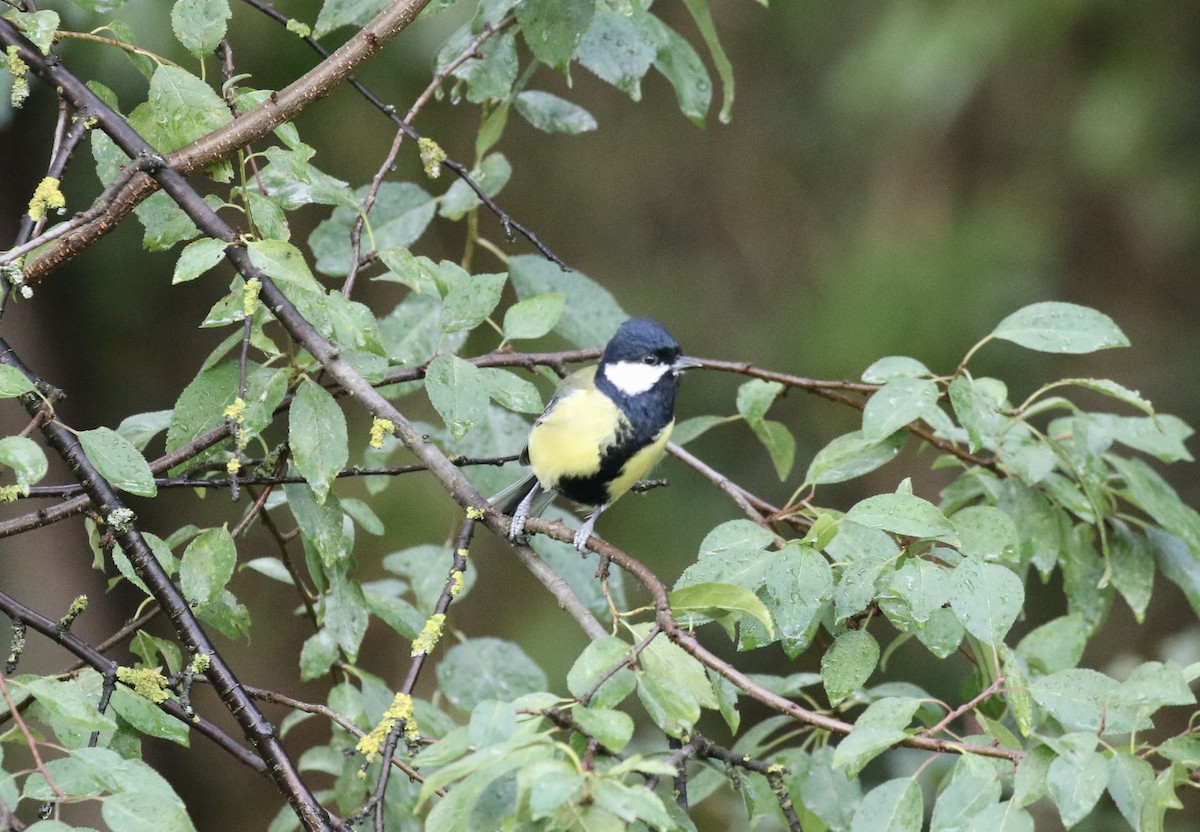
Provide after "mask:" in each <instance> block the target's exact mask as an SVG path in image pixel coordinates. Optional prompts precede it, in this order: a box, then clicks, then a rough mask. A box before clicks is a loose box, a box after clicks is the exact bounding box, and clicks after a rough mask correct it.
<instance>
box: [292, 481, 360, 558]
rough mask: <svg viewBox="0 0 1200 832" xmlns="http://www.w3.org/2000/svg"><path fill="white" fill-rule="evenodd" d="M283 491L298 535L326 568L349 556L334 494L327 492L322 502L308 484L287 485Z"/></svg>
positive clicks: (347, 540) (344, 531)
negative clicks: (298, 530)
mask: <svg viewBox="0 0 1200 832" xmlns="http://www.w3.org/2000/svg"><path fill="white" fill-rule="evenodd" d="M284 492H285V493H286V494H287V501H288V508H290V509H291V510H292V515H293V516H294V517H295V518H296V525H298V526H299V527H300V534H301V536H302V537H303V538H304V540H305V541H306V542H307V543H308V544H309V545H310V546H312V548H313V549H314V550H315V551H316V553H317V555H318V557H320V559H321V563H322V564H324V566H325V568H326V569H332V568H333V567H334V566H336V565H337V564H339V563H341V562H342V561H343V560H344V559H345V558H346V557H348V556H349V554H350V544H351V540H350V539H348V538H347V537H346V530H345V526H344V525H343V523H342V507H341V505H340V504H339V503H338V499H337V496H336V495H334V494H332V493H331V494H329V495H328V496H327V497H326V498H325V503H324V504H323V505H321V504H318V503H317V501H316V498H315V497H314V496H313V492H312V488H310V487H309V486H307V485H287V486H285V487H284Z"/></svg>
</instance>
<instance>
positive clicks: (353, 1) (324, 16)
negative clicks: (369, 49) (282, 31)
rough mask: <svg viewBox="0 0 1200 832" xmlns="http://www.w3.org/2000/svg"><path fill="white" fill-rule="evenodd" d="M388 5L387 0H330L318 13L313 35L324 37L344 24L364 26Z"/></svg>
mask: <svg viewBox="0 0 1200 832" xmlns="http://www.w3.org/2000/svg"><path fill="white" fill-rule="evenodd" d="M386 5H387V0H329V2H327V3H323V4H322V5H321V11H320V13H318V14H317V23H316V25H315V26H314V27H313V37H316V38H321V37H324V36H325V35H327V34H329V33H330V32H332V31H333V30H335V29H340V28H342V27H343V26H362V25H363V24H365V23H367V22H368V21H369V20H370V19H371V18H372V17H374V16H375V15H377V14H378V13H379V12H380V11H381V10H382V9H383V8H384V7H385V6H386Z"/></svg>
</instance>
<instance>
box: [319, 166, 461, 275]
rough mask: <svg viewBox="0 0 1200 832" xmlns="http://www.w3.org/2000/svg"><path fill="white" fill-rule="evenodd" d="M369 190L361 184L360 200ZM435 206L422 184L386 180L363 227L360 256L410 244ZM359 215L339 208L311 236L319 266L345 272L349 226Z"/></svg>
mask: <svg viewBox="0 0 1200 832" xmlns="http://www.w3.org/2000/svg"><path fill="white" fill-rule="evenodd" d="M367 191H368V188H367V186H364V187H362V188H359V189H358V190H357V191H355V196H356V197H357V198H358V199H359V200H360V201H361V200H362V199H364V198H365V197H366V195H367ZM360 204H361V203H360ZM436 209H437V203H436V202H435V201H434V199H433V197H431V196H430V195H429V194H428V193H427V192H426V191H425V190H424V189H422V188H421V187H420V186H419V185H415V184H413V183H412V182H384V183H383V185H381V186H380V188H379V192H378V194H377V195H376V199H375V204H374V205H373V206H372V207H371V213H370V214H368V215H367V220H368V225H369V229H368V227H367V226H364V228H363V234H362V250H361V251H360V256H362V255H366V254H369V253H370V252H371V251H372V250H375V251H378V250H381V249H389V248H401V247H404V248H407V247H409V246H411V245H412V244H413V243H415V242H416V241H417V240H418V239H420V238H421V235H422V234H424V233H425V229H426V228H427V227H428V226H429V223H430V221H431V220H432V219H433V215H434V212H435V211H436ZM357 217H358V211H357V210H355V209H352V208H347V207H339V208H336V209H335V210H334V212H333V214H331V215H330V217H329V219H327V220H325V221H323V222H322V223H321V224H320V225H318V226H317V227H316V229H315V230H314V231H313V233H312V234H311V235H310V236H309V238H308V245H309V247H310V248H311V249H312V251H313V254H315V255H316V257H317V269H319V270H320V271H322V272H324V273H325V274H328V275H332V276H335V277H341V276H344V275H345V274H346V272H347V271H348V269H349V266H350V228H351V227H352V226H353V225H354V221H355V219H356V218H357ZM368 230H369V233H368Z"/></svg>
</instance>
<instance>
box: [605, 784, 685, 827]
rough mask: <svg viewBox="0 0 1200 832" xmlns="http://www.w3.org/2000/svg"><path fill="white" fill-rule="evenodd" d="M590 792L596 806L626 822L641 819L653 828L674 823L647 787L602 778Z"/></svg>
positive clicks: (660, 802) (631, 822)
mask: <svg viewBox="0 0 1200 832" xmlns="http://www.w3.org/2000/svg"><path fill="white" fill-rule="evenodd" d="M592 794H593V796H594V797H595V800H596V805H597V806H599V807H601V808H604V809H607V810H608V811H609V812H612V813H613V814H614V815H616V816H617V817H618V818H620V819H621V821H623V822H624V823H626V824H633V823H635V822H636V821H642V822H644V823H645V824H646V825H647V826H649V827H653V828H654V829H668V828H670V827H671V826H673V825H674V824H672V822H671V818H670V816H669V815H668V814H667V810H666V809H665V808H664V807H663V804H662V801H661V800H660V799H659V797H658V795H656V794H655V793H654V792H652V791H650V790H649V789H646V788H642V787H640V786H627V785H625V784H624V783H620V782H617V781H616V780H612V779H609V778H604V779H598V780H596V782H595V785H594V786H593V788H592ZM589 828H590V827H589Z"/></svg>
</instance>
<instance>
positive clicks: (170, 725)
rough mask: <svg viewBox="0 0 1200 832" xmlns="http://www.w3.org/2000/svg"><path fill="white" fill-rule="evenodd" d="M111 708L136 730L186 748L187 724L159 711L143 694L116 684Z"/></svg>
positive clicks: (188, 736) (188, 738)
mask: <svg viewBox="0 0 1200 832" xmlns="http://www.w3.org/2000/svg"><path fill="white" fill-rule="evenodd" d="M111 702H112V707H113V710H114V711H116V712H117V713H118V714H120V716H121V719H123V720H125V721H126V722H128V723H129V724H130V725H132V726H133V727H134V728H135V729H136V730H137V731H139V732H141V733H143V734H145V735H147V736H150V737H158V738H159V739H164V740H170V741H171V742H173V743H177V744H179V745H182V746H183V747H184V748H187V747H188V745H189V743H190V734H189V732H188V726H187V724H186V723H184V722H180V721H179V720H178V719H176V718H175V717H173V716H171V715H169V714H167V713H166V712H165V711H161V710H159V709H158V707H157V706H155V704H154V703H153V702H151V701H150V700H149V699H147V698H146V697H144V696H139V695H138V694H136V693H134V692H133V691H131V690H129V688H126V687H122V686H120V685H118V686H117V687H116V688H115V689H114V690H113V695H112V700H111Z"/></svg>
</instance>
